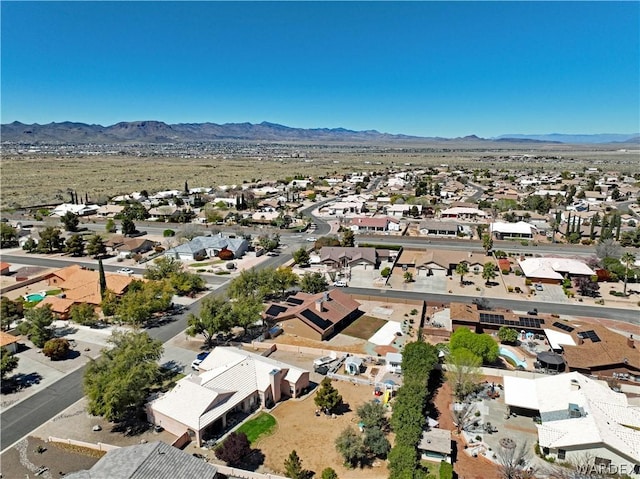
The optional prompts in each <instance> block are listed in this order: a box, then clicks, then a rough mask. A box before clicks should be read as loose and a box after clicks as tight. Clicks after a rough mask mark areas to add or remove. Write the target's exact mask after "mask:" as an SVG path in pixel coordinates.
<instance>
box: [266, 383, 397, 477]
mask: <svg viewBox="0 0 640 479" xmlns="http://www.w3.org/2000/svg"><path fill="white" fill-rule="evenodd" d="M333 385H334V387H335V388H337V389H338V391H340V394H341V395H342V398H343V400H344V402H345V403H347V404H348V405H349V411H348V412H346V413H344V414H340V415H337V416H336V417H335V419H334V418H332V417H331V416H325V415H324V414H322V415H320V416H316V415H315V410H316V405H315V403H314V402H313V398H314V397H315V393H313V394H310V395H309V396H307V397H305V398H304V399H302V400H289V401H286V402H284V403H282V404H280V405H279V406H278V407H276V408H275V409H274V410H273V411H272V412H271V414H272V415H273V416H274V417H275V418H276V420H277V421H278V426H277V429H276V432H275V433H274V434H273V435H271V436H269V437H266V438H264V439H261V440H260V441H258V443H257V444H256V447H257V448H259V449H261V450H262V453H263V454H264V456H265V463H264V465H265V466H266V468H268V469H269V470H271V471H273V472H280V473H281V472H282V471H283V469H284V467H283V464H284V460H285V459H286V458H287V456H288V455H289V453H290V452H291V451H292V450H293V449H295V450H296V452H297V453H298V456H300V458H301V459H302V465H303V467H304V468H305V469H310V470H312V471H315V472H316V477H317V476H319V475H320V473H321V472H322V470H323V469H324V468H326V467H332V468H334V469H335V470H336V472H337V473H338V476H339V477H340V478H342V479H377V478H381V479H382V478H386V477H388V475H389V471H388V469H387V464H386V461H376V462H374V463H373V465H372V466H371V467H366V468H362V469H360V468H358V469H347V468H345V467H344V465H343V460H342V458H341V456H340V454H338V452H337V451H336V447H335V440H336V438H337V437H338V436H339V435H340V433H341V432H342V431H343V430H344V429H345V428H347V427H353V428H357V422H358V421H357V416H356V413H355V410H356V409H357V408H358V406H360V405H361V404H363V403H365V402H367V401H370V400H371V399H373V389H372V388H370V387H366V386H355V385H353V384H351V383H347V382H342V381H334V382H333ZM389 440H390V441H391V443H392V444H393V439H392V438H389Z"/></svg>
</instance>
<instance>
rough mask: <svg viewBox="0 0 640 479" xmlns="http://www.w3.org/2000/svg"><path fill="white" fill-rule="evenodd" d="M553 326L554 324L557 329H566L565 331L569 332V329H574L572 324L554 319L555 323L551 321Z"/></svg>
mask: <svg viewBox="0 0 640 479" xmlns="http://www.w3.org/2000/svg"><path fill="white" fill-rule="evenodd" d="M553 326H555V327H556V328H558V329H562V330H563V331H566V332H567V333H570V332H571V331H573V330H574V329H575V328H574V327H573V326H569V325H568V324H564V323H561V322H559V321H556V322H555V323H553Z"/></svg>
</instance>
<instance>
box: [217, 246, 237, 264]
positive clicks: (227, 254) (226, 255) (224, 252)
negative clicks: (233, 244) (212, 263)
mask: <svg viewBox="0 0 640 479" xmlns="http://www.w3.org/2000/svg"><path fill="white" fill-rule="evenodd" d="M218 258H220V259H221V260H223V261H229V260H232V259H233V258H234V256H233V251H231V250H228V249H227V248H223V249H221V250H220V252H219V253H218Z"/></svg>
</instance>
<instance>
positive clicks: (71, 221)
mask: <svg viewBox="0 0 640 479" xmlns="http://www.w3.org/2000/svg"><path fill="white" fill-rule="evenodd" d="M60 221H61V222H62V224H63V225H64V229H65V230H67V231H70V232H72V233H73V232H76V231H78V225H79V224H80V219H79V218H78V215H76V214H75V213H72V212H71V211H67V212H66V213H65V214H64V215H63V216H61V217H60Z"/></svg>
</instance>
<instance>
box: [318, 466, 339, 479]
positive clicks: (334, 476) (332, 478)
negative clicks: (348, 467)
mask: <svg viewBox="0 0 640 479" xmlns="http://www.w3.org/2000/svg"><path fill="white" fill-rule="evenodd" d="M320 479H338V473H337V472H336V471H335V470H334V469H332V468H331V467H325V468H324V469H323V470H322V474H321V475H320Z"/></svg>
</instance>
